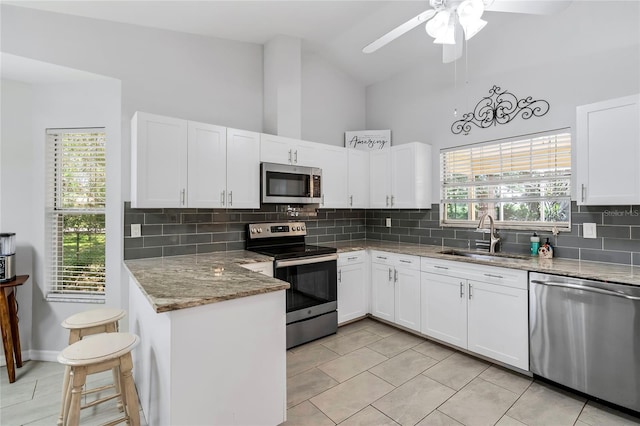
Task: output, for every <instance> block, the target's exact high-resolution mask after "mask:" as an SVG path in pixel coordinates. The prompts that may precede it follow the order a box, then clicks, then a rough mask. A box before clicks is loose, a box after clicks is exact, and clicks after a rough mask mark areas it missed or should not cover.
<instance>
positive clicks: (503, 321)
mask: <svg viewBox="0 0 640 426" xmlns="http://www.w3.org/2000/svg"><path fill="white" fill-rule="evenodd" d="M469 295H470V297H469V305H468V306H469V317H468V318H469V321H468V333H469V339H468V349H469V350H470V351H473V352H476V353H479V354H481V355H485V356H488V357H490V358H493V359H496V360H498V361H502V362H504V363H507V364H509V365H513V366H515V367H518V368H521V369H523V370H529V328H528V327H529V323H528V310H527V307H528V304H527V291H526V290H522V289H515V288H511V287H505V286H501V285H495V284H490V283H486V282H480V281H473V280H469Z"/></svg>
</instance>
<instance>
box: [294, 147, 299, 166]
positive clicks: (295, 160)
mask: <svg viewBox="0 0 640 426" xmlns="http://www.w3.org/2000/svg"><path fill="white" fill-rule="evenodd" d="M293 161H294V162H295V163H296V164H298V150H297V149H296V151H295V152H294V157H293Z"/></svg>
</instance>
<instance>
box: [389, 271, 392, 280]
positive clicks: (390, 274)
mask: <svg viewBox="0 0 640 426" xmlns="http://www.w3.org/2000/svg"><path fill="white" fill-rule="evenodd" d="M392 273H393V272H392V271H391V268H389V281H391V279H392V278H393V276H392Z"/></svg>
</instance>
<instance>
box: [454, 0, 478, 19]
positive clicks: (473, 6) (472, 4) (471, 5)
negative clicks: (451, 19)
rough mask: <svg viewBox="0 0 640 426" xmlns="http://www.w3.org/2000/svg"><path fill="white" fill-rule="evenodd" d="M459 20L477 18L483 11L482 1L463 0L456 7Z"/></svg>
mask: <svg viewBox="0 0 640 426" xmlns="http://www.w3.org/2000/svg"><path fill="white" fill-rule="evenodd" d="M456 12H457V13H458V17H459V18H460V21H461V22H462V21H466V20H474V21H475V20H478V19H480V18H481V17H482V14H483V13H484V3H483V1H482V0H464V1H463V2H462V3H460V5H459V6H458V8H457V9H456Z"/></svg>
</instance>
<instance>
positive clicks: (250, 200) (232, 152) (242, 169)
mask: <svg viewBox="0 0 640 426" xmlns="http://www.w3.org/2000/svg"><path fill="white" fill-rule="evenodd" d="M226 170H227V193H226V207H230V208H237V209H251V208H256V209H257V208H260V134H259V133H255V132H249V131H247V130H237V129H227V167H226Z"/></svg>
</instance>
